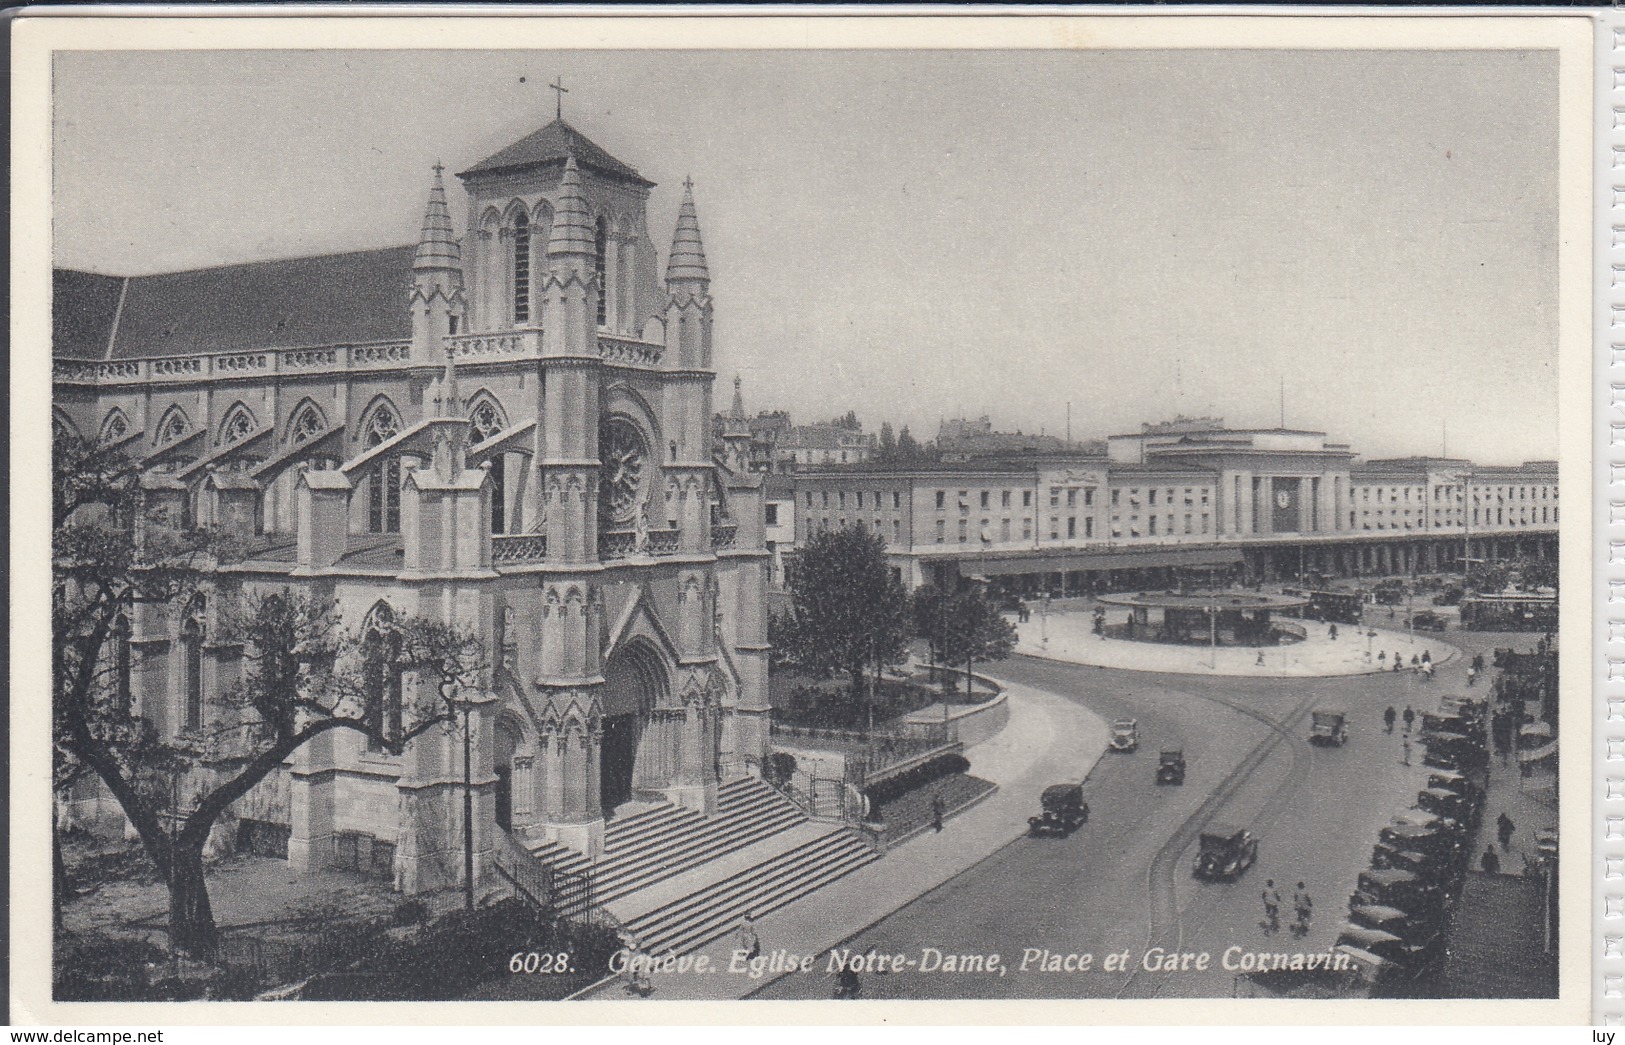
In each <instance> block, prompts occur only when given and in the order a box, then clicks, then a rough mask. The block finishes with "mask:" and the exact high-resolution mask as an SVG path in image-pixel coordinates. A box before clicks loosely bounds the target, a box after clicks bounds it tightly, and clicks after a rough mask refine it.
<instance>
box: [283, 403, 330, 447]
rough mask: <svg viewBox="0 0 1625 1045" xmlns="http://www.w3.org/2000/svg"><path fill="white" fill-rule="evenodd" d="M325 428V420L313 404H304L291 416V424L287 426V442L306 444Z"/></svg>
mask: <svg viewBox="0 0 1625 1045" xmlns="http://www.w3.org/2000/svg"><path fill="white" fill-rule="evenodd" d="M326 427H327V418H325V417H323V416H322V412H321V410H320V409H319V408H318V407H317V406H316V404H315V403H306V404H305V405H303V406H301V407H300V408H299V409H298V411H297V412H295V413H294V415H293V423H292V424H290V425H289V426H288V442H290V443H303V442H308V441H309V440H310V439H311V437H313V436H315V435H317V434H319V433H320V432H321V431H322V430H323V429H325V428H326Z"/></svg>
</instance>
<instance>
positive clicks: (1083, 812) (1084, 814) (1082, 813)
mask: <svg viewBox="0 0 1625 1045" xmlns="http://www.w3.org/2000/svg"><path fill="white" fill-rule="evenodd" d="M1078 815H1080V816H1081V817H1083V822H1084V823H1086V824H1087V823H1088V822H1089V803H1088V802H1085V803H1084V804H1083V808H1082V809H1080V810H1078Z"/></svg>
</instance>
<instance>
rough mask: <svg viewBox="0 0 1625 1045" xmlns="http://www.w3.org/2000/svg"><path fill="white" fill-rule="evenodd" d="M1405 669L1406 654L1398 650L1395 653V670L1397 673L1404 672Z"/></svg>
mask: <svg viewBox="0 0 1625 1045" xmlns="http://www.w3.org/2000/svg"><path fill="white" fill-rule="evenodd" d="M1404 669H1405V654H1403V653H1401V652H1399V651H1398V650H1395V651H1394V670H1395V671H1403V670H1404Z"/></svg>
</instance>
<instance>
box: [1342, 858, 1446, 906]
mask: <svg viewBox="0 0 1625 1045" xmlns="http://www.w3.org/2000/svg"><path fill="white" fill-rule="evenodd" d="M1438 895H1439V890H1438V888H1437V887H1436V886H1435V885H1434V884H1433V883H1431V882H1429V881H1427V880H1425V879H1424V878H1422V877H1421V876H1420V875H1416V874H1412V873H1411V872H1410V871H1406V870H1402V869H1400V868H1397V867H1389V868H1381V867H1373V868H1371V869H1370V870H1368V871H1361V872H1360V878H1359V883H1358V884H1357V885H1356V886H1355V892H1354V896H1353V898H1352V900H1351V904H1381V905H1383V906H1385V907H1398V908H1399V909H1400V910H1402V911H1410V912H1412V913H1413V914H1420V913H1423V912H1431V911H1435V910H1437V909H1438Z"/></svg>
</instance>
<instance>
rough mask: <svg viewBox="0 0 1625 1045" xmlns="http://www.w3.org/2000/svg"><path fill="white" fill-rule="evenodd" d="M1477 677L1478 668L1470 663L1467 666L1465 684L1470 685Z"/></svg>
mask: <svg viewBox="0 0 1625 1045" xmlns="http://www.w3.org/2000/svg"><path fill="white" fill-rule="evenodd" d="M1477 679H1478V669H1477V668H1475V667H1473V666H1472V665H1471V664H1469V665H1468V666H1467V685H1468V686H1471V685H1472V684H1473V683H1474V682H1475V681H1476V680H1477Z"/></svg>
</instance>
